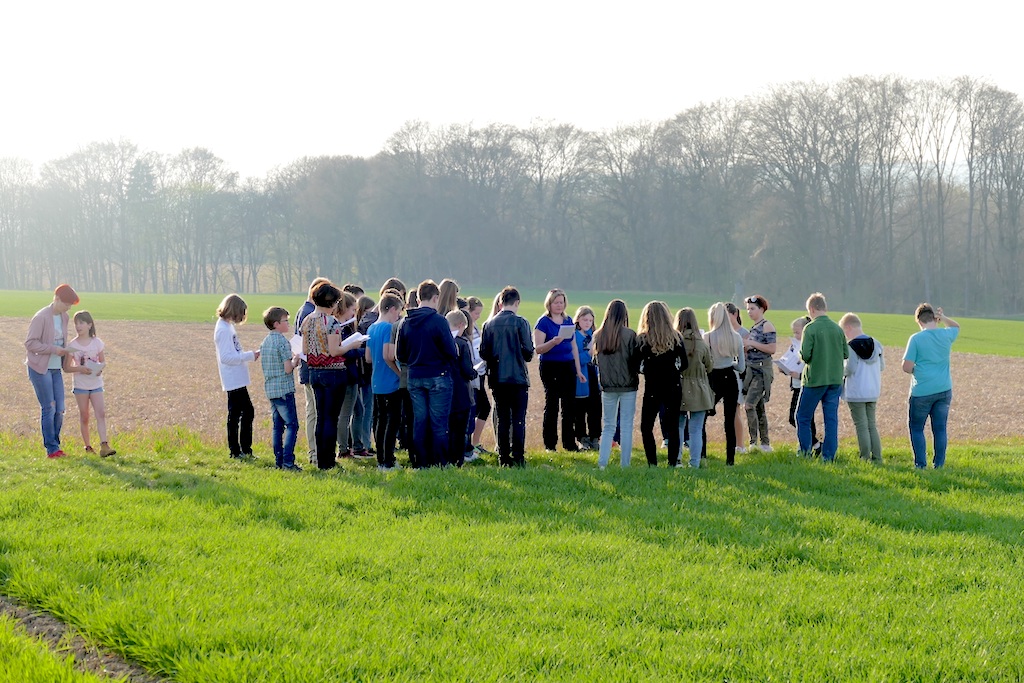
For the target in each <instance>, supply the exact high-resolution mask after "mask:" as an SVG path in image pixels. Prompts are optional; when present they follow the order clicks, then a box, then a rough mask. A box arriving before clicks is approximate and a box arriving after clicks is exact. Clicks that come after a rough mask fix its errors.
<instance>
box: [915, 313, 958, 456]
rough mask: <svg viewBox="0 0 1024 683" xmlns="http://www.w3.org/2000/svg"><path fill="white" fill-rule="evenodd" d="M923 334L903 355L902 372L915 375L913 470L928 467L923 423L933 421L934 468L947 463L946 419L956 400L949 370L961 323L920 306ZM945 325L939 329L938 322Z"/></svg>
mask: <svg viewBox="0 0 1024 683" xmlns="http://www.w3.org/2000/svg"><path fill="white" fill-rule="evenodd" d="M914 317H915V318H916V319H917V325H918V327H920V328H921V331H920V332H918V333H916V334H913V335H911V336H910V339H909V341H907V350H906V352H905V353H904V354H903V372H906V373H908V374H910V375H913V379H912V380H911V381H910V409H909V411H908V412H909V418H908V423H909V428H910V445H911V447H912V448H913V449H914V467H918V468H924V467H927V466H928V444H927V442H926V441H925V438H924V423H925V422H926V421H927V420H928V418H929V417H930V418H931V421H932V440H933V442H934V443H933V446H932V447H933V448H934V449H935V455H934V456H933V458H932V465H933V466H934V467H936V468H939V467H942V466H943V465H945V464H946V442H947V435H946V420H947V419H948V418H949V404H950V401H952V399H953V375H952V374H951V373H950V371H949V355H950V349H951V348H952V346H953V342H954V341H956V338H957V335H959V334H960V324H959V323H958V322H957V321H955V320H953V319H952V318H947V317H946V316H944V315H943V314H942V309H941V308H935V309H933V308H932V306H931V304H927V303H925V304H921V305H920V306H918V307H917V311H915V313H914ZM940 322H941V323H942V324H943V325H945V328H944V329H939V327H938V325H939V323H940Z"/></svg>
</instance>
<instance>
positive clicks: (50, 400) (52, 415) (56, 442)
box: [28, 368, 64, 455]
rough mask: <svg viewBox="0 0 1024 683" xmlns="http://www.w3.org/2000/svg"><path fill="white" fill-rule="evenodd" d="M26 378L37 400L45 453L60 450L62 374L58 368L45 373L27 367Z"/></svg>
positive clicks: (62, 401)
mask: <svg viewBox="0 0 1024 683" xmlns="http://www.w3.org/2000/svg"><path fill="white" fill-rule="evenodd" d="M28 379H29V381H30V382H32V388H33V389H34V390H35V392H36V400H38V401H39V425H40V427H41V428H42V432H43V446H44V447H45V448H46V454H47V455H49V454H51V453H56V452H57V451H59V450H60V430H61V427H63V426H64V375H62V374H61V372H60V370H48V371H47V372H45V373H40V372H36V371H35V370H33V369H32V368H28Z"/></svg>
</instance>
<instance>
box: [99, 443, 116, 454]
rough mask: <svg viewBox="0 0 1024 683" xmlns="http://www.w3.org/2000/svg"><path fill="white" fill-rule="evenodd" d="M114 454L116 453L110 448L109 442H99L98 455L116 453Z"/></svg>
mask: <svg viewBox="0 0 1024 683" xmlns="http://www.w3.org/2000/svg"><path fill="white" fill-rule="evenodd" d="M116 454H117V451H115V450H114V449H113V448H111V447H110V444H108V443H107V442H106V441H104V442H103V443H101V444H100V457H101V458H106V457H107V456H110V455H116Z"/></svg>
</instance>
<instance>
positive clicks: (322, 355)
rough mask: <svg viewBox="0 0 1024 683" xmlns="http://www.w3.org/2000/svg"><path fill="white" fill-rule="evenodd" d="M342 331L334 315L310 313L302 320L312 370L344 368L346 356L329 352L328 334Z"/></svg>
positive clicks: (308, 361)
mask: <svg viewBox="0 0 1024 683" xmlns="http://www.w3.org/2000/svg"><path fill="white" fill-rule="evenodd" d="M339 332H341V326H340V325H339V324H338V321H337V319H335V318H334V316H330V315H324V314H323V313H316V312H313V313H310V314H309V315H307V316H306V319H305V320H303V321H302V338H303V339H304V340H305V343H306V363H307V364H308V365H309V368H310V369H311V370H344V369H345V357H344V356H332V355H331V354H330V353H329V352H328V346H327V335H329V334H337V333H339Z"/></svg>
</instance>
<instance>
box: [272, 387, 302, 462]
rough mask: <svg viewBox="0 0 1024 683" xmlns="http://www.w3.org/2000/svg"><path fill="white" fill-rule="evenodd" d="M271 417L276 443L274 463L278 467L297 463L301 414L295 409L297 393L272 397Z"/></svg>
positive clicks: (274, 443)
mask: <svg viewBox="0 0 1024 683" xmlns="http://www.w3.org/2000/svg"><path fill="white" fill-rule="evenodd" d="M270 417H271V420H272V422H273V429H272V431H271V440H272V441H273V445H274V464H275V465H277V466H278V467H281V466H283V465H294V464H295V440H296V439H297V438H298V436H299V415H298V412H297V411H296V410H295V394H285V395H284V396H282V397H281V398H272V399H270Z"/></svg>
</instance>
